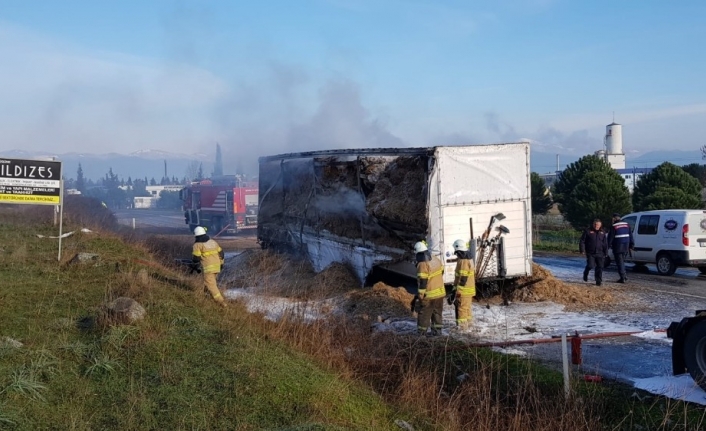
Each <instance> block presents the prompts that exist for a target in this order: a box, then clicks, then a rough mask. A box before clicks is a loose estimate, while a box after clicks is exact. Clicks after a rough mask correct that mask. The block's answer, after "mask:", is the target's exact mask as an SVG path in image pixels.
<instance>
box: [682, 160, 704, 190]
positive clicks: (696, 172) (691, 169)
mask: <svg viewBox="0 0 706 431" xmlns="http://www.w3.org/2000/svg"><path fill="white" fill-rule="evenodd" d="M681 168H682V169H684V172H686V173H687V174H689V175H691V176H692V177H694V178H696V179H697V180H699V182H700V183H701V187H706V165H700V164H698V163H690V164H688V165H684V166H682V167H681Z"/></svg>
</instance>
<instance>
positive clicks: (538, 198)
mask: <svg viewBox="0 0 706 431" xmlns="http://www.w3.org/2000/svg"><path fill="white" fill-rule="evenodd" d="M530 186H531V189H532V214H546V213H547V212H549V210H550V209H551V208H552V204H553V203H552V197H551V195H550V194H549V190H548V189H547V186H546V184H545V183H544V180H543V179H542V177H540V176H539V174H538V173H536V172H532V174H531V175H530Z"/></svg>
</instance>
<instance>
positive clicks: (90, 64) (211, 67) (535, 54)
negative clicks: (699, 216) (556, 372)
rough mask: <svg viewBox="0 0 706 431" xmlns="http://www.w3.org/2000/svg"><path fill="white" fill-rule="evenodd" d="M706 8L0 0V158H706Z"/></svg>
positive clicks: (507, 0) (520, 2)
mask: <svg viewBox="0 0 706 431" xmlns="http://www.w3.org/2000/svg"><path fill="white" fill-rule="evenodd" d="M705 22H706V2H704V1H702V0H694V1H679V2H666V1H663V0H659V1H657V0H655V1H648V0H640V1H638V0H634V1H614V0H613V1H598V0H591V1H570V0H498V1H485V2H479V1H478V2H476V1H469V0H457V1H451V0H448V1H443V0H370V1H369V0H281V1H267V0H262V1H236V0H232V1H192V2H190V1H157V0H150V1H144V0H132V1H131V0H121V1H117V0H114V1H107V0H106V1H95V0H93V1H71V0H62V1H56V0H51V1H50V0H45V1H41V0H31V1H27V0H0V150H9V149H26V150H39V151H49V152H54V153H65V152H90V153H101V152H119V153H126V154H127V153H130V152H134V151H138V150H142V149H159V150H166V151H173V152H181V153H196V152H200V153H207V154H213V153H214V151H215V143H216V142H219V143H220V144H221V146H222V147H223V151H224V157H225V158H228V159H231V158H233V157H234V156H235V155H236V154H238V155H239V154H247V157H248V159H250V158H254V157H255V156H257V155H266V154H276V153H282V152H290V151H299V150H313V149H322V148H344V147H348V148H351V147H370V146H403V145H404V146H406V145H413V146H423V145H434V144H458V143H468V144H470V143H484V142H501V141H513V140H518V139H520V138H527V139H531V140H533V142H534V144H533V145H535V146H536V148H539V149H546V151H547V152H552V153H553V152H559V151H562V152H566V153H574V154H581V153H588V152H592V151H594V150H597V149H599V148H600V147H601V146H602V142H603V135H604V133H605V125H606V124H608V123H610V122H611V121H612V119H613V112H614V111H615V120H616V121H617V122H619V123H621V124H623V125H624V126H623V135H624V147H625V149H626V151H627V152H628V153H630V152H636V151H639V152H644V151H647V150H651V149H658V148H670V149H697V148H698V147H699V146H701V145H704V144H706V78H704V77H705V76H706V55H705V54H704V52H706V51H705V49H706V48H704V46H703V44H704V41H706V24H704V23H705Z"/></svg>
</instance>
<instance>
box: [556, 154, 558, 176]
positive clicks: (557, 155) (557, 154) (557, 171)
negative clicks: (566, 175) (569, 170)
mask: <svg viewBox="0 0 706 431" xmlns="http://www.w3.org/2000/svg"><path fill="white" fill-rule="evenodd" d="M556 171H557V172H559V154H557V155H556Z"/></svg>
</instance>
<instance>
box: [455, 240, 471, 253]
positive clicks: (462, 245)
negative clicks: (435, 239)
mask: <svg viewBox="0 0 706 431" xmlns="http://www.w3.org/2000/svg"><path fill="white" fill-rule="evenodd" d="M454 251H468V243H467V242H466V241H464V240H462V239H457V240H456V241H454Z"/></svg>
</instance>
